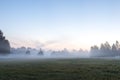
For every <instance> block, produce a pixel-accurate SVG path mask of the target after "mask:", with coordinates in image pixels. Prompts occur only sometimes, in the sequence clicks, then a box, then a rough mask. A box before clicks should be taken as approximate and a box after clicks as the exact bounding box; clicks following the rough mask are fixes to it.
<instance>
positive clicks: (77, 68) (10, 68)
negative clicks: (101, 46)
mask: <svg viewBox="0 0 120 80" xmlns="http://www.w3.org/2000/svg"><path fill="white" fill-rule="evenodd" d="M0 80H120V60H115V59H34V60H14V59H8V60H5V59H1V60H0Z"/></svg>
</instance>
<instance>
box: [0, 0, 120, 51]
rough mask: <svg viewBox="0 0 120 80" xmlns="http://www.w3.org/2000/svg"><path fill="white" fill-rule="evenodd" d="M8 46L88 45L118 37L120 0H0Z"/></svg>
mask: <svg viewBox="0 0 120 80" xmlns="http://www.w3.org/2000/svg"><path fill="white" fill-rule="evenodd" d="M0 29H2V31H3V32H4V34H5V36H6V38H7V39H9V40H10V42H11V46H12V47H20V46H30V47H43V48H49V49H62V48H65V47H66V48H68V49H79V48H83V49H89V48H90V46H91V45H94V44H97V45H100V43H102V42H105V41H108V42H110V43H113V42H115V41H116V40H118V41H120V0H0Z"/></svg>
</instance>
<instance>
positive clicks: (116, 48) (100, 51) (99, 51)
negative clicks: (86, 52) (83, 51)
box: [90, 41, 120, 57]
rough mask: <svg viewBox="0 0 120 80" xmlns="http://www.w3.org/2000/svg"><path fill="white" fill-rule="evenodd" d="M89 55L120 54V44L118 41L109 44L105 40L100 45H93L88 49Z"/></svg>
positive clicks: (110, 55) (106, 55) (105, 55)
mask: <svg viewBox="0 0 120 80" xmlns="http://www.w3.org/2000/svg"><path fill="white" fill-rule="evenodd" d="M90 53H91V57H114V56H120V44H119V42H118V41H116V42H115V43H113V44H112V45H110V44H109V43H108V42H107V41H106V42H105V43H102V44H101V45H100V47H98V46H97V45H94V46H92V47H91V50H90Z"/></svg>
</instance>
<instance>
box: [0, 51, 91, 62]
mask: <svg viewBox="0 0 120 80" xmlns="http://www.w3.org/2000/svg"><path fill="white" fill-rule="evenodd" d="M38 52H39V50H34V49H31V50H30V54H26V49H14V50H12V51H11V53H10V54H7V55H0V59H9V60H10V59H15V60H17V59H18V60H25V59H65V58H66V59H68V58H89V52H88V51H75V50H74V51H67V50H62V51H51V50H48V51H45V50H43V55H40V54H38Z"/></svg>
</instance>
